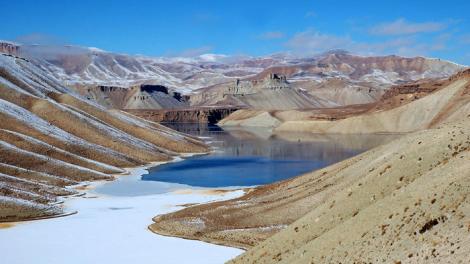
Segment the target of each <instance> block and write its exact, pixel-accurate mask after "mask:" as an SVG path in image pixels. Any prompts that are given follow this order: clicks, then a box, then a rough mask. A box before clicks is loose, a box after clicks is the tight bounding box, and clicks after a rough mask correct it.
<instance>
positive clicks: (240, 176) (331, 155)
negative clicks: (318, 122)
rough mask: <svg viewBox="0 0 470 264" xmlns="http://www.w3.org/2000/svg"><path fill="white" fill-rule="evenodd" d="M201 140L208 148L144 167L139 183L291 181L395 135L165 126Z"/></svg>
mask: <svg viewBox="0 0 470 264" xmlns="http://www.w3.org/2000/svg"><path fill="white" fill-rule="evenodd" d="M168 126H170V127H172V128H174V129H176V130H178V131H181V132H184V133H187V134H191V135H194V136H198V137H202V138H203V139H204V140H206V141H207V143H208V144H209V145H210V146H211V147H212V148H213V149H214V151H213V152H212V153H211V154H209V155H205V156H196V157H191V158H187V159H185V160H184V161H181V162H175V163H169V164H165V165H161V166H157V167H154V168H151V169H149V173H148V174H145V175H143V176H142V180H143V181H157V182H166V183H176V184H184V185H190V186H195V187H228V186H253V185H261V184H268V183H272V182H276V181H279V180H284V179H287V178H291V177H294V176H297V175H300V174H303V173H306V172H310V171H312V170H315V169H319V168H323V167H325V166H327V165H330V164H333V163H336V162H338V161H341V160H344V159H347V158H349V157H352V156H354V155H356V154H358V153H361V152H364V151H366V150H368V149H370V148H373V147H375V146H377V145H380V144H382V143H385V142H388V141H391V140H392V139H394V138H396V137H397V135H318V134H311V133H291V132H290V133H280V134H272V133H271V132H270V130H268V129H240V128H237V129H222V128H220V127H218V126H212V125H199V124H168Z"/></svg>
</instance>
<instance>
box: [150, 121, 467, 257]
mask: <svg viewBox="0 0 470 264" xmlns="http://www.w3.org/2000/svg"><path fill="white" fill-rule="evenodd" d="M469 161H470V116H469V117H467V118H465V119H464V120H463V121H461V122H459V123H452V124H448V125H444V126H442V127H438V128H435V129H431V130H426V131H421V132H415V133H413V134H410V135H406V136H403V137H402V138H400V139H397V140H395V141H393V142H391V143H389V144H386V145H383V146H380V147H377V148H375V149H372V150H370V151H368V152H366V153H363V154H361V155H359V156H356V157H353V158H351V159H349V160H345V161H343V162H340V163H337V164H334V165H332V166H329V167H327V168H324V169H321V170H318V171H315V172H312V173H308V174H305V175H302V176H299V177H296V178H294V179H290V180H286V181H283V182H279V183H275V184H270V185H266V186H261V187H258V188H255V189H254V190H253V191H252V192H249V193H248V194H247V195H245V196H243V197H241V198H238V199H234V200H229V201H224V202H216V203H211V204H204V205H198V206H194V207H189V208H187V209H184V210H181V211H178V212H175V213H171V214H167V215H161V216H158V217H156V218H155V219H154V221H155V223H154V224H153V225H151V226H150V228H151V229H152V230H153V231H155V232H157V233H161V234H165V235H174V236H181V237H186V238H191V239H199V240H204V241H209V242H213V243H219V244H227V245H231V246H237V247H247V248H250V247H252V246H253V245H255V247H253V248H252V249H249V250H248V251H247V252H246V253H245V254H243V255H242V256H240V257H239V258H237V259H235V261H234V263H277V262H281V263H297V262H299V263H312V262H311V261H313V263H339V262H342V263H344V262H346V263H353V262H354V261H356V263H357V262H359V263H362V262H366V263H369V262H372V263H376V262H382V259H384V260H385V262H387V263H388V262H392V263H393V262H394V261H397V263H398V261H401V262H402V263H407V260H408V261H409V260H420V261H419V262H420V263H423V261H424V259H426V256H427V258H428V259H429V260H431V259H432V257H433V254H432V252H433V249H435V250H434V255H436V256H437V257H436V258H435V260H436V262H438V263H439V261H444V260H449V259H450V260H459V259H460V260H464V263H465V260H467V259H466V257H467V256H468V253H470V252H468V249H469V248H470V247H469V245H470V244H469V240H468V237H469V236H468V235H469V233H468V232H469V230H467V229H468V228H467V227H468V225H467V223H470V206H469V205H470V203H469V202H470V201H469V200H468V198H467V197H468V193H469V190H470V182H469V181H468V179H469V176H470V174H469V172H470V170H469V168H470V167H469V166H470V165H469V164H470V163H469ZM286 225H289V226H288V227H287V228H286ZM279 230H282V231H280V232H279ZM415 232H416V234H415ZM276 233H277V234H276ZM273 234H275V235H274V236H272V235H273ZM270 236H272V237H270ZM268 237H269V238H268ZM265 239H267V240H265ZM263 240H265V241H264V242H262V241H263ZM459 250H460V251H459ZM451 251H453V252H454V253H451ZM453 254H455V255H454V256H452V255H453ZM410 255H411V257H410V258H408V256H410ZM457 255H458V256H459V257H456V256H457ZM453 257H456V258H455V259H453ZM451 262H452V263H458V262H454V261H451Z"/></svg>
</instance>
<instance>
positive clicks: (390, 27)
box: [369, 18, 448, 36]
mask: <svg viewBox="0 0 470 264" xmlns="http://www.w3.org/2000/svg"><path fill="white" fill-rule="evenodd" d="M447 26H448V24H447V23H444V22H424V23H414V22H409V21H407V20H405V19H403V18H400V19H397V20H395V21H393V22H389V23H383V24H380V25H377V26H375V27H372V28H371V29H370V30H369V32H370V33H371V34H374V35H387V36H397V35H411V34H417V33H429V32H438V31H442V30H444V29H446V28H447Z"/></svg>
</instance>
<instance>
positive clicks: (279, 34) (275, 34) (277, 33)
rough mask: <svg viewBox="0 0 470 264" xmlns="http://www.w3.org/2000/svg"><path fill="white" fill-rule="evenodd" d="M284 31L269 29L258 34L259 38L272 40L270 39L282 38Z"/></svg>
mask: <svg viewBox="0 0 470 264" xmlns="http://www.w3.org/2000/svg"><path fill="white" fill-rule="evenodd" d="M284 36H285V35H284V33H283V32H281V31H269V32H264V33H262V34H260V35H259V36H258V38H259V39H264V40H272V39H281V38H284Z"/></svg>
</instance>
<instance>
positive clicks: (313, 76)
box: [0, 42, 464, 109]
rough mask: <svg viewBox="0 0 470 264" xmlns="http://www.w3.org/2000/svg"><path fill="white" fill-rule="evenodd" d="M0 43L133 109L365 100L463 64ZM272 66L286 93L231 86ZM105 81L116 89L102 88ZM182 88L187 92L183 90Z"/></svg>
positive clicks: (91, 93) (93, 94)
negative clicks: (251, 92)
mask: <svg viewBox="0 0 470 264" xmlns="http://www.w3.org/2000/svg"><path fill="white" fill-rule="evenodd" d="M0 50H3V51H4V52H7V53H10V54H15V55H17V56H20V57H24V58H28V59H29V60H31V61H32V62H33V63H34V64H35V65H37V66H38V67H39V68H41V69H42V70H44V71H45V72H47V73H49V74H50V75H51V76H54V77H55V78H57V79H58V80H60V81H61V82H62V83H63V84H64V85H66V86H70V87H73V88H75V89H76V90H77V91H78V92H79V93H81V94H82V95H85V96H88V97H89V98H92V99H95V100H97V101H106V100H107V104H108V106H109V107H114V108H127V109H152V108H154V109H161V108H181V107H189V106H195V107H198V106H220V105H226V104H235V105H238V106H243V107H252V108H263V107H266V105H265V104H261V105H259V104H258V102H259V99H258V98H257V97H260V98H266V97H268V98H275V97H281V98H282V97H299V98H300V97H302V98H304V99H305V97H308V98H307V99H305V100H306V101H309V102H313V103H312V105H310V106H309V107H332V106H341V105H350V104H362V103H370V102H373V101H376V100H378V99H379V98H380V96H381V95H382V94H383V93H384V92H385V91H386V90H387V89H388V88H390V87H391V86H393V85H397V84H402V83H406V82H411V81H416V80H420V79H440V78H445V77H448V76H450V75H452V74H454V73H456V72H457V71H459V70H461V69H462V68H464V66H462V65H458V64H455V63H452V62H448V61H444V60H440V59H431V58H424V57H414V58H405V57H399V56H393V55H392V56H376V57H364V56H358V55H353V54H350V53H348V52H346V51H342V50H335V51H330V52H326V53H323V54H319V55H316V56H309V57H299V56H293V55H292V54H288V53H285V54H274V55H269V56H261V57H250V56H228V55H217V54H204V55H200V56H196V57H191V58H184V57H148V56H140V55H136V56H132V55H125V54H117V53H111V52H106V51H103V50H100V49H96V48H83V47H76V46H59V47H57V46H54V47H52V46H41V45H19V44H15V43H9V42H2V44H1V45H0ZM270 74H278V75H282V76H285V77H286V81H287V82H288V83H289V88H291V89H292V90H293V91H294V92H288V93H287V94H286V95H282V94H281V95H278V94H272V93H268V94H263V93H261V94H260V95H258V96H254V99H253V100H251V101H250V102H246V101H247V100H241V101H240V100H238V99H237V98H235V97H236V96H233V94H231V93H230V92H229V91H228V90H229V88H230V87H231V86H233V84H234V83H236V82H237V81H240V80H242V81H259V80H263V79H265V78H266V77H267V76H269V75H270ZM143 84H144V85H158V86H164V87H165V88H166V89H167V91H166V92H162V91H161V90H154V91H149V90H146V91H145V90H142V89H136V88H139V87H140V86H141V85H143ZM101 86H106V87H114V89H97V87H101ZM132 88H134V89H132ZM101 90H103V91H101ZM116 91H119V92H118V93H117V94H118V95H116ZM175 93H176V94H175ZM182 95H186V96H188V97H187V98H182V97H181V96H182ZM116 97H117V98H116ZM251 97H253V96H251ZM103 98H104V99H103ZM106 98H111V99H109V100H108V99H106ZM112 98H116V99H112ZM304 99H302V101H305V100H304ZM268 106H269V107H270V108H280V109H284V108H305V107H306V106H305V103H303V102H301V103H294V104H288V105H287V106H284V105H280V104H279V103H277V102H272V103H269V104H268Z"/></svg>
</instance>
